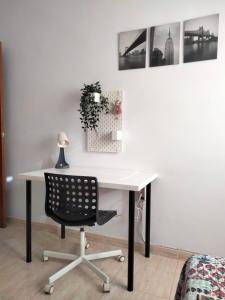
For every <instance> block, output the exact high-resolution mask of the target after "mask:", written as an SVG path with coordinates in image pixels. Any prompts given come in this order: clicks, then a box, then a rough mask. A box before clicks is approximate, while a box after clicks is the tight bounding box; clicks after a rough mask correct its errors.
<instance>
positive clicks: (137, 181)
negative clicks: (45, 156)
mask: <svg viewBox="0 0 225 300" xmlns="http://www.w3.org/2000/svg"><path fill="white" fill-rule="evenodd" d="M45 172H46V173H54V174H63V175H77V176H79V175H80V176H95V177H97V178H98V185H99V187H100V188H109V189H118V190H128V191H129V190H130V191H140V190H142V189H143V188H144V187H145V186H146V185H147V184H149V183H151V182H152V181H154V180H155V179H156V178H157V174H154V173H145V172H139V171H134V170H124V169H113V168H104V167H101V168H98V167H81V166H72V167H70V168H68V169H55V168H52V169H42V170H37V171H31V172H26V173H21V174H19V178H20V179H24V180H33V181H44V173H45Z"/></svg>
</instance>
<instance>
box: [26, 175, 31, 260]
mask: <svg viewBox="0 0 225 300" xmlns="http://www.w3.org/2000/svg"><path fill="white" fill-rule="evenodd" d="M26 244H27V245H26V248H27V258H26V261H27V262H31V261H32V257H31V180H27V181H26Z"/></svg>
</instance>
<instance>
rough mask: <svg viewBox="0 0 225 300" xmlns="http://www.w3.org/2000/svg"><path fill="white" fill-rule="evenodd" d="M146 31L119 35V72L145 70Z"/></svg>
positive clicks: (140, 30)
mask: <svg viewBox="0 0 225 300" xmlns="http://www.w3.org/2000/svg"><path fill="white" fill-rule="evenodd" d="M146 34H147V29H138V30H132V31H126V32H121V33H119V53H118V54H119V55H118V56H119V70H129V69H139V68H145V60H146Z"/></svg>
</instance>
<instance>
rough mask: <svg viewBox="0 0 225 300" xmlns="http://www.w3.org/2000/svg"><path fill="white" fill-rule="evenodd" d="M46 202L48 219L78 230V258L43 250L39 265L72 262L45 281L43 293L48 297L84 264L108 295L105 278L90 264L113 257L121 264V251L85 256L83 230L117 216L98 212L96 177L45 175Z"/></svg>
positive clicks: (102, 211)
mask: <svg viewBox="0 0 225 300" xmlns="http://www.w3.org/2000/svg"><path fill="white" fill-rule="evenodd" d="M45 183H46V198H45V211H46V214H47V216H48V217H50V218H52V219H53V220H54V221H56V222H57V223H59V224H61V225H63V226H79V227H80V255H79V256H77V255H73V254H66V253H60V252H55V251H48V250H44V252H43V261H47V260H48V258H49V257H54V258H59V259H68V260H72V262H71V263H70V264H68V265H67V266H66V267H64V268H63V269H61V270H59V271H58V272H57V273H55V274H54V275H52V276H51V277H49V279H48V284H47V285H46V286H45V288H44V291H45V293H47V294H52V293H53V290H54V285H53V283H54V282H55V281H56V280H57V279H59V278H60V277H62V276H63V275H64V274H66V273H67V272H69V271H70V270H72V269H73V268H75V267H76V266H78V265H79V264H80V263H82V262H84V263H86V265H87V266H88V267H89V268H90V269H91V270H92V271H94V272H95V273H96V274H97V275H98V276H99V277H100V278H102V279H103V281H104V283H103V291H104V292H109V291H110V283H109V277H108V276H107V275H106V274H104V273H103V272H102V271H101V270H100V269H99V268H97V267H96V266H95V265H94V264H93V263H91V262H90V261H91V260H96V259H101V258H107V257H112V256H117V257H118V260H119V261H124V256H123V255H122V251H121V250H114V251H109V252H101V253H96V254H87V255H86V254H85V248H87V247H86V245H87V240H86V237H85V231H84V226H94V225H95V224H96V223H97V224H98V225H103V224H105V223H107V222H108V221H109V220H110V219H112V218H113V217H114V216H115V215H116V214H117V212H116V211H114V210H99V209H98V181H97V178H96V177H88V176H68V175H61V174H50V173H45Z"/></svg>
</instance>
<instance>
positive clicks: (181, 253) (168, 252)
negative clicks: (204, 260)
mask: <svg viewBox="0 0 225 300" xmlns="http://www.w3.org/2000/svg"><path fill="white" fill-rule="evenodd" d="M25 222H26V221H25V220H21V219H16V218H8V223H9V224H18V225H19V224H20V225H22V226H25ZM32 226H33V228H34V229H36V230H43V231H48V232H51V233H55V234H59V235H60V233H61V228H60V225H58V224H49V223H40V222H32ZM66 236H73V237H77V238H78V237H79V231H78V230H74V229H70V228H67V229H66ZM87 236H88V240H89V241H90V242H91V241H95V242H96V241H97V242H100V243H107V244H111V245H113V246H116V247H118V248H126V247H127V240H124V239H119V238H115V237H110V236H105V235H101V234H97V233H93V232H87ZM135 250H136V251H139V252H143V253H144V243H140V242H135ZM150 251H151V254H153V255H160V256H165V257H170V258H175V259H181V260H184V259H187V258H188V257H190V256H192V255H193V254H195V253H193V252H190V251H185V250H181V249H173V248H169V247H165V246H161V245H151V247H150Z"/></svg>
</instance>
